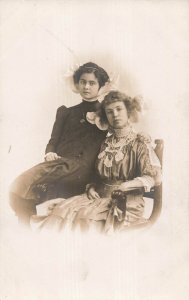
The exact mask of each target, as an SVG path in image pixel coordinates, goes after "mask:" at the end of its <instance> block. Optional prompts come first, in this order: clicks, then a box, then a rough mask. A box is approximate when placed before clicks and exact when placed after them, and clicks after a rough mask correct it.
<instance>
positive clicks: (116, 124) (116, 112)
mask: <svg viewBox="0 0 189 300" xmlns="http://www.w3.org/2000/svg"><path fill="white" fill-rule="evenodd" d="M105 113H106V117H107V119H108V123H109V125H110V126H111V127H113V128H115V129H118V128H123V127H125V126H126V125H127V121H128V114H127V109H126V107H125V104H124V102H122V101H117V102H113V103H111V104H108V105H106V106H105Z"/></svg>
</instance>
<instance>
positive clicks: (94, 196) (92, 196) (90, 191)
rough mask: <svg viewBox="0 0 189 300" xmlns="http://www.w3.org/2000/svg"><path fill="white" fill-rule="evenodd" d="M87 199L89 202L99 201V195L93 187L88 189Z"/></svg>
mask: <svg viewBox="0 0 189 300" xmlns="http://www.w3.org/2000/svg"><path fill="white" fill-rule="evenodd" d="M87 197H88V198H89V200H92V199H99V198H100V196H99V194H98V193H97V192H96V191H95V188H94V187H93V186H91V187H90V188H89V189H88V191H87Z"/></svg>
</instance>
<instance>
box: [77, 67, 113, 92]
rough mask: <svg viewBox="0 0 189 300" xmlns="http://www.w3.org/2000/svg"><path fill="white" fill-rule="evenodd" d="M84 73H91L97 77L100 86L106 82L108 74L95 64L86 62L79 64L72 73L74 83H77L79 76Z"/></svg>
mask: <svg viewBox="0 0 189 300" xmlns="http://www.w3.org/2000/svg"><path fill="white" fill-rule="evenodd" d="M84 73H93V74H94V75H95V77H96V78H97V79H98V83H99V86H100V88H101V87H102V86H104V85H105V83H106V82H108V81H109V76H108V74H107V72H106V71H105V70H104V69H103V68H101V67H99V66H98V65H97V64H94V63H92V62H88V63H86V64H84V65H82V66H80V67H79V68H78V69H77V70H76V71H75V72H74V74H73V80H74V83H75V84H77V83H78V82H79V80H80V77H81V75H82V74H84Z"/></svg>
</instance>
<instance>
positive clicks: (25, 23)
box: [0, 0, 189, 300]
mask: <svg viewBox="0 0 189 300" xmlns="http://www.w3.org/2000/svg"><path fill="white" fill-rule="evenodd" d="M0 28H1V31H0V78H1V81H0V99H1V116H0V117H1V148H0V149H1V156H0V159H1V166H2V167H1V221H0V223H1V246H0V262H1V272H0V275H1V288H0V290H1V292H0V293H1V294H0V298H1V300H5V299H6V300H13V299H14V300H15V299H19V300H22V299H24V300H25V299H27V300H39V299H40V300H43V299H44V300H51V299H52V300H54V299H56V300H59V299H60V300H64V299H66V300H69V299H73V300H77V299H78V300H85V299H90V300H114V299H115V300H122V299H124V300H127V299H128V300H156V299H157V300H164V299H165V300H167V299H171V300H172V299H183V300H185V299H188V294H189V289H188V278H189V272H188V269H189V256H188V249H189V247H188V238H187V236H188V231H189V230H188V229H189V221H188V220H189V205H188V198H189V197H188V192H189V190H188V184H189V182H188V181H189V180H188V178H189V174H188V173H189V172H188V160H189V159H188V154H187V148H188V143H189V142H188V112H189V105H188V101H187V100H188V94H189V89H188V81H189V71H188V66H189V38H188V36H189V3H188V1H179V0H177V1H176V0H175V1H173V0H172V1H171V0H170V1H168V0H167V1H143V0H141V1H139V0H138V1H137V0H135V1H124V0H119V1H116V0H114V1H113V0H112V1H111V0H109V1H100V0H94V1H92V0H91V1H84V0H83V1H68V0H62V1H61V0H59V1H58V0H56V1H55V0H54V1H48V0H46V1H42V0H41V1H32V0H31V1H16V0H14V1H11V0H6V1H5V0H4V1H1V2H0ZM88 61H92V62H95V63H97V64H99V65H100V66H102V67H104V68H105V69H106V70H107V71H108V73H109V74H110V75H111V77H114V78H117V79H118V80H117V87H118V89H120V90H122V91H123V92H126V93H128V94H129V95H131V96H135V95H142V96H143V98H144V100H145V102H146V106H147V109H146V113H145V115H144V116H143V117H142V119H141V122H140V123H139V124H138V125H137V129H139V131H146V132H147V133H149V134H150V135H151V136H152V138H153V139H154V138H162V139H163V140H164V143H165V150H164V165H163V187H164V190H163V211H162V214H161V217H160V219H159V220H158V222H157V223H156V225H155V226H154V227H153V228H152V229H151V230H150V231H148V232H146V233H144V232H143V233H141V234H139V233H130V234H125V235H123V236H113V237H109V238H104V237H99V236H96V235H89V236H85V237H83V236H81V237H79V236H75V235H71V234H68V233H65V234H64V235H63V234H62V235H61V236H56V237H55V236H51V237H50V238H49V236H45V235H44V236H40V237H39V236H35V235H33V234H30V233H28V232H22V231H20V229H19V228H18V226H17V222H16V218H15V217H14V214H13V212H12V211H11V210H10V208H9V205H8V187H9V185H10V183H11V181H12V180H13V179H14V178H15V177H16V176H17V175H18V174H19V173H21V172H22V171H24V170H26V169H27V168H30V167H32V166H33V165H35V164H37V163H39V162H42V161H43V156H44V150H45V146H46V144H47V142H48V140H49V138H50V133H51V130H52V125H53V122H54V119H55V114H56V109H57V108H58V107H59V106H61V105H63V104H64V105H66V106H72V105H75V104H77V103H79V102H80V97H79V95H78V94H74V93H73V92H72V91H71V89H70V87H69V86H68V85H67V84H66V83H65V74H67V73H68V71H69V70H70V68H72V67H73V66H75V64H83V63H85V62H88Z"/></svg>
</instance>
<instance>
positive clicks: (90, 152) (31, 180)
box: [10, 101, 106, 215]
mask: <svg viewBox="0 0 189 300" xmlns="http://www.w3.org/2000/svg"><path fill="white" fill-rule="evenodd" d="M99 106H100V103H99V102H98V101H94V102H86V101H82V102H81V103H80V104H78V105H75V106H72V107H69V108H66V107H65V106H61V107H59V108H58V110H57V114H56V120H55V123H54V126H53V130H52V134H51V138H50V140H49V143H48V144H47V147H46V153H48V152H55V153H57V154H58V155H59V156H61V158H60V159H58V160H54V161H50V162H43V163H40V164H38V165H36V166H34V167H33V168H31V169H29V170H27V171H26V172H24V173H23V174H21V175H20V176H19V177H17V178H16V180H15V181H14V182H13V184H12V186H11V193H10V198H11V199H10V203H11V206H12V207H13V209H14V210H15V211H16V213H17V214H18V215H19V210H22V209H24V206H26V207H27V209H28V204H30V205H31V207H32V209H31V210H33V212H34V211H35V209H34V206H35V205H36V204H38V203H40V202H41V201H44V199H45V200H47V199H51V198H55V197H60V196H61V197H65V198H66V197H69V196H72V195H76V194H80V193H81V192H83V191H84V190H85V186H86V184H87V183H88V182H90V181H91V179H92V177H93V174H94V164H95V160H96V157H97V154H98V152H99V149H100V145H101V143H102V141H103V140H104V139H105V136H106V132H105V131H101V130H99V129H98V128H97V127H96V125H92V124H90V123H88V122H87V121H86V113H87V112H91V111H97V110H98V108H99ZM46 191H48V193H46ZM41 195H43V196H44V197H41ZM42 198H43V199H42ZM15 199H16V200H15ZM20 199H22V201H20ZM26 203H27V204H26Z"/></svg>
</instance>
